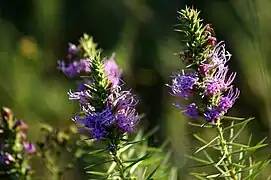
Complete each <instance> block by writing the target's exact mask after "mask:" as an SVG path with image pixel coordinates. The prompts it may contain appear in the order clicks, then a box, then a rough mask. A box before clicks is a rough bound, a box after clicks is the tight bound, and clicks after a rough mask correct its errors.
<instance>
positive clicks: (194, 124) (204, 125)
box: [188, 122, 213, 128]
mask: <svg viewBox="0 0 271 180" xmlns="http://www.w3.org/2000/svg"><path fill="white" fill-rule="evenodd" d="M188 124H189V125H191V126H194V127H206V128H213V126H210V125H209V126H207V125H206V123H204V124H197V123H192V122H188Z"/></svg>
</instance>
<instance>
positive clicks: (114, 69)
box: [104, 54, 122, 87]
mask: <svg viewBox="0 0 271 180" xmlns="http://www.w3.org/2000/svg"><path fill="white" fill-rule="evenodd" d="M114 59H115V54H113V55H112V56H111V57H110V59H107V60H104V71H105V73H106V74H107V78H108V79H109V81H110V82H111V83H112V86H113V87H116V86H117V85H118V84H119V81H120V76H121V73H122V70H121V69H120V68H119V66H118V65H117V64H116V62H115V60H114Z"/></svg>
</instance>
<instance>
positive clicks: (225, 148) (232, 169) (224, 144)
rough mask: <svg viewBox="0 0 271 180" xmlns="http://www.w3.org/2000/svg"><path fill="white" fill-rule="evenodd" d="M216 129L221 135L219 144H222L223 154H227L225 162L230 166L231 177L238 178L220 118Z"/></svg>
mask: <svg viewBox="0 0 271 180" xmlns="http://www.w3.org/2000/svg"><path fill="white" fill-rule="evenodd" d="M216 129H217V133H218V135H219V144H220V146H221V154H222V156H223V155H225V157H226V162H225V164H226V165H227V166H228V167H229V173H230V176H231V179H233V180H238V176H237V174H236V171H235V167H234V166H233V163H232V156H231V154H230V153H229V147H228V146H227V141H226V140H225V139H224V136H223V128H222V127H221V121H220V119H218V120H217V123H216Z"/></svg>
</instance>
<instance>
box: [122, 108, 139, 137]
mask: <svg viewBox="0 0 271 180" xmlns="http://www.w3.org/2000/svg"><path fill="white" fill-rule="evenodd" d="M117 118H118V120H117V124H118V127H119V128H120V129H121V130H122V131H123V132H133V131H134V127H135V125H136V124H137V123H138V121H139V116H138V114H137V113H136V110H135V109H134V108H126V109H122V110H121V111H118V115H117Z"/></svg>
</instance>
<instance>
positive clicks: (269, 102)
mask: <svg viewBox="0 0 271 180" xmlns="http://www.w3.org/2000/svg"><path fill="white" fill-rule="evenodd" d="M185 5H193V6H194V7H195V8H197V9H199V10H201V11H202V13H201V16H202V18H203V19H204V20H205V22H206V23H211V24H213V28H214V29H215V32H216V35H217V38H218V40H224V41H225V42H226V45H227V49H228V50H229V51H230V52H231V53H232V54H233V57H232V60H231V61H230V63H229V64H230V67H231V68H232V71H237V72H238V76H237V79H236V81H235V84H236V86H238V87H239V88H240V89H241V97H240V98H239V100H238V101H237V103H236V106H235V107H234V108H233V109H232V110H231V111H230V112H229V114H230V115H232V116H233V115H235V116H239V117H240V116H242V117H249V116H255V117H256V120H255V121H254V122H252V123H251V124H250V125H249V126H248V129H247V130H246V133H247V135H249V134H250V133H254V138H255V141H256V140H259V139H261V138H263V137H264V136H269V137H270V136H271V133H270V132H271V131H270V130H269V129H270V127H271V96H269V93H270V92H271V91H270V90H271V80H270V75H271V63H270V62H271V61H270V60H271V51H270V48H271V47H270V46H271V41H270V39H271V26H270V22H271V11H270V8H271V2H270V1H269V0H238V1H237V0H200V1H197V0H114V1H113V0H81V1H71V0H23V1H17V0H1V1H0V105H1V106H7V107H10V108H12V109H13V111H14V113H15V114H16V116H17V117H18V118H21V119H24V120H26V121H27V122H28V123H29V124H31V127H30V130H29V136H30V139H32V140H33V141H35V140H38V139H39V134H38V128H37V126H39V124H40V123H41V122H46V123H49V124H51V125H53V126H55V127H59V128H61V127H64V126H66V125H68V124H70V123H71V120H70V119H71V117H72V112H75V111H76V108H77V106H76V104H75V103H72V102H71V101H69V100H68V97H67V93H66V92H67V91H68V89H70V88H73V87H74V86H75V85H74V84H73V82H72V81H70V80H69V79H68V78H67V77H65V76H64V75H63V74H62V73H61V72H59V71H58V70H57V69H56V66H57V60H59V59H61V58H63V57H64V56H65V55H66V49H67V44H68V42H73V43H76V42H77V40H78V39H79V37H80V36H81V35H82V34H83V33H84V32H85V33H88V34H89V35H91V36H93V37H94V40H95V41H96V42H98V43H99V47H100V48H102V49H103V50H104V52H105V54H106V55H108V56H110V54H111V53H112V52H116V55H117V58H116V61H117V62H118V63H119V64H120V66H121V67H122V68H123V70H124V79H125V81H126V83H127V84H128V86H130V87H132V88H133V89H134V92H135V93H136V94H137V95H138V97H139V99H140V106H139V111H140V112H141V113H145V114H146V118H145V119H144V120H143V121H144V122H142V126H145V127H146V128H148V129H151V128H152V127H154V126H156V125H159V126H160V127H161V128H160V131H159V133H158V134H157V138H155V139H154V140H153V143H154V144H156V143H157V144H159V143H160V142H162V140H164V139H165V138H166V137H169V138H170V140H171V146H172V149H173V151H174V161H175V165H177V166H178V167H179V168H180V169H181V171H180V174H181V176H182V178H183V179H185V177H186V171H189V169H188V170H187V169H186V164H187V160H186V159H185V158H184V157H183V154H184V151H185V147H186V146H187V145H188V146H190V145H191V144H190V145H189V143H187V140H186V139H187V138H186V136H185V134H186V133H187V131H189V129H187V126H186V125H185V124H186V119H185V117H183V116H181V115H180V113H179V112H178V111H177V110H176V109H175V108H174V107H172V106H171V104H172V102H174V101H175V99H173V98H172V97H170V95H169V94H168V91H169V89H168V88H167V87H166V86H165V84H166V83H170V82H169V81H170V78H169V76H170V75H171V72H172V71H175V70H176V69H177V68H181V67H182V64H181V62H180V61H179V59H178V56H175V55H174V53H177V52H179V51H180V50H181V48H182V47H181V42H180V40H181V36H180V35H179V34H178V33H176V32H174V25H175V24H177V23H178V21H177V10H179V9H181V8H184V6H185ZM205 133H206V134H207V135H208V132H205ZM269 139H270V138H269ZM269 143H271V141H270V140H269ZM268 150H270V146H269V147H268V148H267V150H266V151H268ZM266 151H262V152H261V153H260V155H262V157H265V156H266V154H267V152H266ZM270 170H271V168H270V167H269V168H267V169H266V170H265V172H264V173H263V176H262V177H261V178H265V177H267V176H268V175H269V174H270ZM74 174H75V173H74ZM65 179H77V178H75V176H74V177H72V176H69V178H68V177H66V178H65ZM187 179H189V178H188V177H187Z"/></svg>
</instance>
